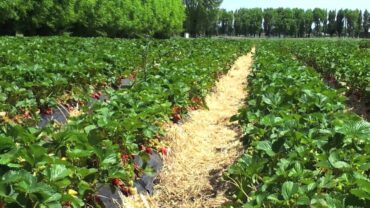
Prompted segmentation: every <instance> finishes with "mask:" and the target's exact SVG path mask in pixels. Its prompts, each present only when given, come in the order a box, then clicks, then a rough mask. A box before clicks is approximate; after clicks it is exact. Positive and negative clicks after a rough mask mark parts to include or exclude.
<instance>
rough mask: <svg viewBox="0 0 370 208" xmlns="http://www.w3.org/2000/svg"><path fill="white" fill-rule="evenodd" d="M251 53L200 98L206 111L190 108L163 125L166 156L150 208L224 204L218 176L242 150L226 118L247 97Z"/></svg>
mask: <svg viewBox="0 0 370 208" xmlns="http://www.w3.org/2000/svg"><path fill="white" fill-rule="evenodd" d="M253 52H254V49H253V50H252V53H253ZM252 53H249V54H248V55H245V56H242V57H240V58H239V59H238V60H237V61H236V62H235V64H234V65H233V67H232V68H231V70H230V71H229V72H228V74H226V75H225V76H223V77H222V78H221V79H220V80H219V81H218V83H217V84H216V86H215V88H214V90H213V92H212V93H211V94H210V95H209V96H207V98H206V102H207V105H208V108H209V109H200V110H196V111H193V112H191V113H190V118H189V119H188V120H187V121H186V122H184V123H183V124H181V125H175V124H174V125H171V126H169V127H168V128H167V129H166V131H167V140H168V143H169V146H170V149H171V155H170V156H169V157H167V159H166V161H165V167H164V170H163V171H162V172H161V174H160V177H159V183H158V185H157V186H156V187H155V190H156V191H155V195H154V197H153V198H152V199H150V201H151V204H152V203H153V204H152V205H151V206H150V207H160V208H162V207H163V208H167V207H168V208H169V207H171V208H173V207H178V208H185V207H189V208H190V207H191V208H194V207H220V206H221V205H222V204H224V203H226V202H228V198H227V193H225V192H226V191H227V189H228V184H227V183H226V182H225V181H223V180H222V174H223V172H224V171H225V170H226V169H227V168H228V167H229V166H230V165H231V164H232V163H233V162H234V161H235V160H236V159H237V158H238V157H239V156H240V154H241V153H242V149H243V146H242V144H241V142H240V129H239V127H238V125H237V123H231V122H230V121H229V120H230V118H231V116H233V115H235V114H236V113H237V111H238V109H239V108H241V107H242V106H243V104H244V100H245V97H246V96H247V92H246V87H247V83H246V81H247V76H248V75H249V73H250V70H251V65H252Z"/></svg>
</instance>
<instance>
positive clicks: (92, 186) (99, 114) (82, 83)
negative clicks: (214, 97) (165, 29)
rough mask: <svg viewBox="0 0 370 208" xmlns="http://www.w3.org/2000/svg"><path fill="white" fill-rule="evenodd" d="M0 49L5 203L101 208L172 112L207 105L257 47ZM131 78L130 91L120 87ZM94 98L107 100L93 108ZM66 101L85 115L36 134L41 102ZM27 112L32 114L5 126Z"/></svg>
mask: <svg viewBox="0 0 370 208" xmlns="http://www.w3.org/2000/svg"><path fill="white" fill-rule="evenodd" d="M0 48H1V49H2V50H0V51H1V52H0V68H1V70H0V71H1V73H0V77H1V81H0V94H1V95H2V96H1V99H3V98H5V99H3V100H2V101H1V105H0V112H1V117H0V122H1V128H0V204H3V203H5V204H6V205H7V207H62V206H63V205H66V206H67V205H69V204H70V205H71V206H72V207H83V206H84V204H87V203H89V204H90V205H91V206H94V205H93V203H94V201H93V198H94V197H92V196H94V194H95V192H96V190H97V188H98V185H99V184H102V183H103V184H104V183H109V182H111V181H112V179H116V178H119V179H121V180H122V181H123V182H124V183H125V184H128V183H129V181H131V180H134V179H135V177H136V176H135V167H134V164H133V161H132V159H130V158H131V156H132V155H137V154H146V153H145V152H144V151H142V150H140V148H139V147H140V145H141V144H144V145H149V144H150V141H151V140H152V139H153V138H155V137H156V136H157V135H160V134H161V125H162V124H163V123H164V122H168V121H169V119H170V118H171V108H173V107H174V106H178V107H181V109H182V110H183V113H186V109H187V107H188V106H193V105H195V103H194V102H193V101H192V98H193V97H199V98H202V99H204V97H205V95H206V94H207V93H208V92H209V90H210V89H211V87H212V86H213V84H214V82H215V81H216V79H217V78H218V76H219V75H220V74H221V73H224V72H226V71H227V70H228V69H229V67H230V65H231V63H232V61H233V60H234V59H235V58H236V57H237V56H238V55H240V54H241V53H245V52H246V50H249V48H250V43H249V42H248V41H236V40H206V39H198V40H192V41H187V40H166V41H163V40H162V41H161V40H153V41H150V43H149V42H148V40H131V41H127V40H115V39H107V38H94V39H82V38H65V37H53V38H1V39H0ZM144 58H145V59H146V60H144ZM132 75H135V83H134V84H133V85H132V86H131V87H129V88H121V89H118V90H117V89H114V86H115V85H116V84H117V82H119V81H120V78H123V77H129V76H132ZM93 91H95V92H96V91H101V92H102V93H103V94H104V95H106V96H108V97H109V101H108V102H98V101H95V102H94V101H92V99H91V98H90V95H91V93H92V92H93ZM66 98H67V99H71V100H74V101H78V103H80V104H81V107H80V109H79V110H80V111H81V113H82V114H81V115H80V116H78V117H72V118H70V119H69V120H68V123H66V124H64V125H57V123H50V124H49V125H48V126H46V127H44V128H35V126H36V124H37V123H38V122H39V120H40V118H39V117H40V115H39V112H38V109H39V108H40V107H41V106H39V103H38V102H37V100H40V102H41V101H42V102H43V104H45V105H47V106H54V105H55V104H59V105H61V104H64V102H65V101H66V100H65V99H66ZM12 102H14V103H12ZM53 102H54V105H53ZM198 105H201V104H199V103H198ZM26 109H27V110H28V111H30V114H31V115H32V117H30V118H23V119H21V120H20V121H15V120H14V121H9V120H7V119H4V118H5V117H4V114H3V113H4V112H5V113H6V117H9V118H10V119H11V118H14V117H16V116H17V115H19V114H21V113H23V112H25V110H26ZM9 118H8V119H9ZM53 124H55V125H53ZM153 148H156V147H153ZM140 171H142V170H140ZM137 176H138V177H140V175H137ZM75 192H76V193H75Z"/></svg>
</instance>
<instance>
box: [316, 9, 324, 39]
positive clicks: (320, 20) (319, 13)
mask: <svg viewBox="0 0 370 208" xmlns="http://www.w3.org/2000/svg"><path fill="white" fill-rule="evenodd" d="M325 19H326V10H324V9H320V8H315V9H314V10H313V21H314V23H315V34H316V36H320V35H321V32H322V31H323V24H324V20H325Z"/></svg>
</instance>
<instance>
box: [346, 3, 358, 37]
mask: <svg viewBox="0 0 370 208" xmlns="http://www.w3.org/2000/svg"><path fill="white" fill-rule="evenodd" d="M358 15H359V11H358V10H349V9H346V10H345V19H346V28H347V33H348V35H349V36H351V37H354V36H355V35H356V29H357V28H358V27H357V19H358Z"/></svg>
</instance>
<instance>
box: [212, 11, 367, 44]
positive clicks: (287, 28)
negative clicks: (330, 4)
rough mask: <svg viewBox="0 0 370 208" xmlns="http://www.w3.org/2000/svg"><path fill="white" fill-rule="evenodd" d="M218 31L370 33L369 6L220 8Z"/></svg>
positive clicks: (308, 34)
mask: <svg viewBox="0 0 370 208" xmlns="http://www.w3.org/2000/svg"><path fill="white" fill-rule="evenodd" d="M216 22H217V23H216V24H217V26H218V27H217V30H215V31H214V34H218V35H237V36H239V35H245V36H260V35H261V34H262V33H264V35H265V36H269V37H270V36H278V37H280V36H285V37H286V36H289V37H311V36H315V37H320V36H331V37H333V36H338V37H342V36H348V37H360V36H361V37H369V27H370V15H369V12H368V10H364V11H361V10H357V9H356V10H350V9H340V10H338V11H336V10H329V11H328V10H326V9H320V8H315V9H313V10H312V9H308V10H303V9H298V8H293V9H289V8H276V9H273V8H269V9H260V8H252V9H238V10H236V11H226V10H219V13H218V20H217V21H216Z"/></svg>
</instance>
